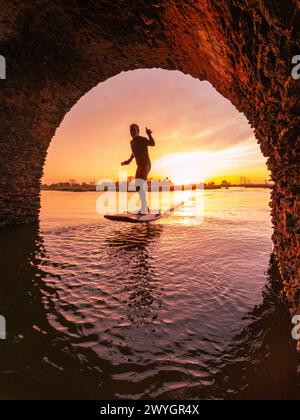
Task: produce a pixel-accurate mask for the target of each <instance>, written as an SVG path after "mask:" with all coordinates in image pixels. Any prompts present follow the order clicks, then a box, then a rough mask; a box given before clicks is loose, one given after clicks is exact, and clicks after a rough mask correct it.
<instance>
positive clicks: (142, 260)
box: [106, 223, 163, 325]
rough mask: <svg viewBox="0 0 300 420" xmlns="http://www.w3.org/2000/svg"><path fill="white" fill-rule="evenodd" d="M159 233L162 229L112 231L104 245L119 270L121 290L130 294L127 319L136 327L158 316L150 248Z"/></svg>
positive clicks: (145, 226)
mask: <svg viewBox="0 0 300 420" xmlns="http://www.w3.org/2000/svg"><path fill="white" fill-rule="evenodd" d="M123 226H124V225H123ZM162 231H163V226H162V225H155V224H151V223H147V224H141V225H137V224H136V225H130V226H128V228H127V229H124V227H123V228H122V230H115V231H114V232H113V234H112V236H110V237H109V238H108V239H107V241H106V243H107V245H108V247H109V250H110V257H111V258H112V260H113V261H115V263H116V265H119V266H120V267H122V270H123V273H124V287H125V288H126V290H127V291H128V292H129V298H128V302H126V303H127V305H128V318H129V319H130V321H131V322H132V323H135V324H137V323H141V324H143V325H145V324H151V323H152V322H153V321H154V320H155V319H156V318H157V316H158V311H159V307H160V304H161V303H160V290H158V288H157V285H156V281H155V270H154V264H153V261H152V259H151V257H150V253H149V247H150V246H152V245H154V244H155V241H156V240H157V239H158V238H159V237H160V235H161V233H162Z"/></svg>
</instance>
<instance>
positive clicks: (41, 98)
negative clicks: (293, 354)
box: [0, 0, 300, 313]
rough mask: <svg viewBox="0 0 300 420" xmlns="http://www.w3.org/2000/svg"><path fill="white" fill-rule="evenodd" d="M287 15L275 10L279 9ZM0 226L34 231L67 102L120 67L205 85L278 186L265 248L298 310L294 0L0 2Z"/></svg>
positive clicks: (299, 260) (294, 309) (299, 266)
mask: <svg viewBox="0 0 300 420" xmlns="http://www.w3.org/2000/svg"><path fill="white" fill-rule="evenodd" d="M283 9H284V12H283ZM1 16H3V17H4V18H3V35H2V36H1V40H0V47H1V55H3V57H5V59H6V80H2V81H1V84H2V89H1V92H0V101H1V107H2V112H1V115H0V123H1V127H2V136H1V150H0V157H1V184H0V186H1V195H0V207H1V215H0V224H1V225H15V224H22V223H36V222H37V220H38V214H39V210H40V181H41V177H42V172H43V166H44V161H45V158H46V151H47V149H48V146H49V144H50V141H51V139H52V138H53V136H54V134H55V131H56V129H57V127H58V126H59V125H60V123H61V121H62V119H63V118H64V116H65V115H66V114H67V113H68V111H69V110H70V109H71V108H72V107H73V105H74V104H75V103H76V102H77V101H78V100H79V99H80V97H82V95H84V94H85V93H86V92H88V91H89V90H90V89H91V88H93V87H94V86H96V85H97V84H98V83H99V82H101V81H104V80H107V79H109V78H110V77H112V76H115V75H117V74H119V73H120V72H122V71H127V70H134V69H140V68H162V69H166V70H179V71H182V72H183V73H184V74H189V75H191V76H193V77H195V78H198V79H199V80H207V81H209V82H210V83H211V84H212V85H213V86H214V87H215V88H216V89H217V91H218V92H219V93H221V94H222V95H223V96H224V97H225V98H228V99H229V100H230V101H231V102H232V103H233V104H234V106H235V107H236V108H237V109H238V110H239V111H240V112H243V113H244V115H245V116H246V117H247V119H248V121H249V122H250V124H251V126H252V127H253V128H254V129H255V135H256V138H257V139H258V142H259V144H260V147H261V150H262V152H263V155H264V156H265V157H267V159H268V160H267V165H268V168H269V170H270V171H271V174H272V175H271V176H272V179H273V181H274V183H275V186H274V188H273V191H272V198H271V203H272V204H271V206H272V223H273V225H274V234H273V241H274V252H275V254H276V261H277V264H278V266H279V269H280V273H281V275H282V279H283V284H284V289H285V292H286V295H287V297H288V300H289V304H290V307H291V312H292V313H297V312H299V307H300V303H299V282H300V280H299V279H300V255H299V235H300V233H299V215H300V198H299V184H300V171H299V161H300V160H299V130H298V127H299V115H298V109H299V106H298V105H299V104H298V98H299V83H298V82H297V80H296V79H294V78H293V77H292V75H291V73H292V64H291V62H292V56H294V55H295V54H297V53H298V50H299V41H298V31H297V29H296V28H298V20H299V13H298V7H297V2H296V1H293V2H291V3H290V6H289V7H288V8H287V9H286V8H285V6H284V2H282V1H279V2H277V3H276V4H274V5H273V4H272V5H271V4H269V3H268V4H267V3H266V2H259V4H254V3H253V4H251V5H249V4H247V5H245V4H240V5H235V7H232V5H231V3H230V2H221V3H212V2H210V1H203V2H201V3H200V2H198V1H195V2H190V3H189V4H186V2H184V1H179V2H174V1H172V0H168V1H167V2H157V1H155V2H154V1H153V2H152V1H151V2H147V4H146V2H141V3H139V5H137V4H133V3H132V4H128V3H124V2H117V3H116V4H115V5H111V4H106V3H105V4H104V3H103V2H96V1H93V0H89V1H88V2H87V3H86V4H85V5H84V6H83V4H81V3H80V2H78V1H76V0H72V2H69V3H68V4H66V3H65V2H62V1H61V0H56V1H54V2H51V4H50V3H47V6H46V7H42V8H41V7H40V1H38V0H36V1H33V2H31V3H30V5H28V4H25V3H24V4H23V3H20V4H19V5H16V7H15V8H13V9H10V7H9V5H7V6H3V8H2V10H1Z"/></svg>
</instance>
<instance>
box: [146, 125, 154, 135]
mask: <svg viewBox="0 0 300 420" xmlns="http://www.w3.org/2000/svg"><path fill="white" fill-rule="evenodd" d="M146 133H147V134H148V136H151V134H152V133H153V131H152V130H150V128H147V127H146Z"/></svg>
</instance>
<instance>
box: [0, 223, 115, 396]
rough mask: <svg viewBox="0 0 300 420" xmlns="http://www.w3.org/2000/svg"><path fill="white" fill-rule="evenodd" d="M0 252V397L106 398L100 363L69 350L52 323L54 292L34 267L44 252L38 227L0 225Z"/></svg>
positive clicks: (89, 354)
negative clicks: (2, 331)
mask: <svg viewBox="0 0 300 420" xmlns="http://www.w3.org/2000/svg"><path fill="white" fill-rule="evenodd" d="M0 250H1V252H0V268H1V283H0V314H1V315H3V316H5V318H6V322H7V339H6V340H0V395H1V397H0V398H1V399H3V398H5V399H17V398H20V399H51V398H55V399H60V398H70V399H77V398H84V399H88V398H106V397H107V396H108V395H110V393H111V390H109V380H108V381H107V393H106V391H105V390H101V391H100V390H99V384H101V383H102V381H103V378H104V376H105V373H104V372H103V371H102V369H103V368H104V369H105V366H103V363H102V366H101V368H100V367H99V363H100V362H99V360H98V358H97V356H96V355H95V354H94V353H93V352H92V351H89V350H88V349H80V350H78V349H77V348H76V350H74V348H73V347H72V345H71V343H70V338H69V336H68V335H67V334H65V333H64V332H60V331H59V328H57V329H56V328H55V327H53V326H52V324H53V322H54V323H55V320H56V319H58V320H59V321H61V320H60V319H59V313H58V311H57V310H56V308H55V301H56V300H57V296H56V291H55V289H52V288H51V287H49V282H47V284H48V285H46V283H45V282H44V279H46V278H49V276H50V275H49V273H47V272H46V271H44V270H42V269H41V268H39V267H40V266H41V264H40V263H41V257H42V256H44V254H45V250H44V247H43V240H42V237H41V235H40V233H39V228H38V226H34V227H32V226H31V227H28V226H26V227H16V228H15V229H12V228H10V229H2V230H1V235H0ZM49 316H50V317H51V319H52V322H51V323H50V322H49V319H48V317H49ZM53 320H54V321H53ZM69 329H73V331H76V325H69ZM86 360H88V361H89V362H88V367H87V368H86V369H83V366H84V363H85V361H86Z"/></svg>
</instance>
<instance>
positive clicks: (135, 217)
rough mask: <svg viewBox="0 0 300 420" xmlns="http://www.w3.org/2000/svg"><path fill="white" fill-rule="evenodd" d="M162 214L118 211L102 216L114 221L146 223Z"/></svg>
mask: <svg viewBox="0 0 300 420" xmlns="http://www.w3.org/2000/svg"><path fill="white" fill-rule="evenodd" d="M162 216H163V214H162V213H155V214H151V213H149V214H134V213H120V214H106V215H105V216H104V217H105V219H108V220H113V221H115V222H129V223H147V222H154V221H155V220H158V219H160V218H161V217H162Z"/></svg>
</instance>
